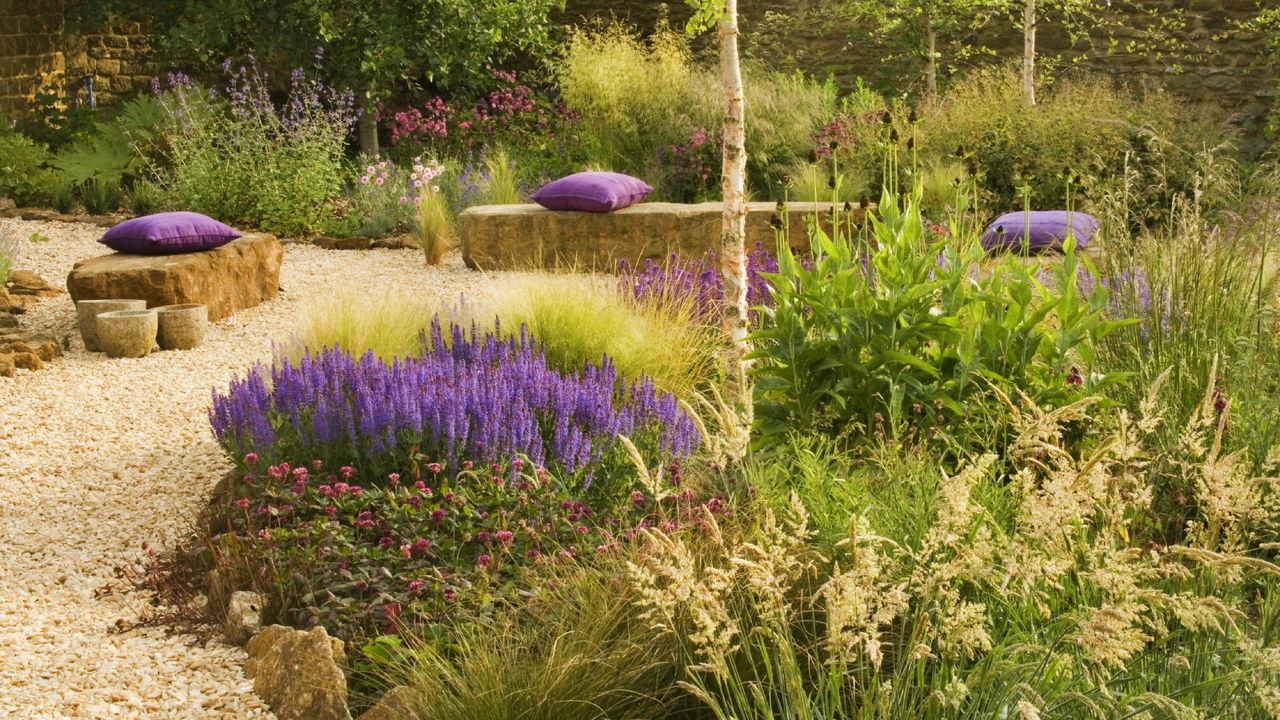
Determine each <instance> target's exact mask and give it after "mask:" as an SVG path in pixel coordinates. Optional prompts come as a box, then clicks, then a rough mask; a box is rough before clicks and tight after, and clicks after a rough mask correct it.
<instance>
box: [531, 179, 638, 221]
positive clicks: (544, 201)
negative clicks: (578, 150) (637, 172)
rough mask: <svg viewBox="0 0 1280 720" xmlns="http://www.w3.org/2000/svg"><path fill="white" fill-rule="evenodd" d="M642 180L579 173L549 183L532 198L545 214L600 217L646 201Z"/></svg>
mask: <svg viewBox="0 0 1280 720" xmlns="http://www.w3.org/2000/svg"><path fill="white" fill-rule="evenodd" d="M651 192H653V188H651V187H649V186H648V185H647V184H646V183H645V182H644V181H643V180H640V179H638V178H633V177H631V176H630V175H623V174H622V173H615V172H580V173H576V174H574V175H570V176H569V177H565V178H560V179H559V180H555V181H553V182H549V183H547V184H546V185H543V186H542V187H541V188H539V189H538V192H536V193H534V194H533V201H534V202H536V203H538V204H539V205H541V206H542V207H544V208H546V209H548V210H578V211H581V212H594V213H604V212H612V211H614V210H621V209H622V208H625V207H631V206H632V205H635V204H636V203H638V202H640V201H641V200H643V199H645V198H647V197H649V193H651Z"/></svg>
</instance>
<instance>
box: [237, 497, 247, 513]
mask: <svg viewBox="0 0 1280 720" xmlns="http://www.w3.org/2000/svg"><path fill="white" fill-rule="evenodd" d="M236 507H238V508H240V509H241V510H244V509H245V508H247V507H249V498H240V499H239V500H237V501H236Z"/></svg>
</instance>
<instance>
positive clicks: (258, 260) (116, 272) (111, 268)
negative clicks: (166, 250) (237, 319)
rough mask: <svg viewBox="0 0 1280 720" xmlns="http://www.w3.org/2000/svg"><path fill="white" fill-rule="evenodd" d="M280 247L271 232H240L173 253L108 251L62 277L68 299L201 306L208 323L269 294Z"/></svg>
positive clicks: (276, 277) (275, 278) (280, 255)
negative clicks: (219, 242) (216, 243)
mask: <svg viewBox="0 0 1280 720" xmlns="http://www.w3.org/2000/svg"><path fill="white" fill-rule="evenodd" d="M283 260H284V250H283V248H282V247H281V245H280V241H278V240H276V238H275V236H274V235H267V234H255V235H245V236H243V237H240V238H237V239H236V240H232V241H231V242H229V243H227V244H226V245H223V246H222V247H219V248H216V249H214V250H205V251H202V252H189V253H181V254H178V255H129V254H125V253H112V254H110V255H102V256H99V257H95V258H89V259H87V260H81V261H79V262H77V263H76V264H75V266H74V267H73V268H72V269H71V272H70V274H68V275H67V290H68V291H70V293H71V299H72V300H75V301H76V302H79V301H81V300H115V299H126V298H127V299H141V300H146V301H147V307H149V308H153V307H159V306H161V305H187V304H199V305H204V306H206V307H207V308H208V311H209V321H210V322H213V321H217V320H222V319H223V318H226V317H229V316H230V315H231V314H233V313H235V312H238V311H240V310H244V309H247V308H251V307H254V306H255V305H258V304H259V303H262V302H265V301H267V300H270V299H271V298H274V297H275V296H276V293H277V292H278V291H279V287H280V264H281V262H283Z"/></svg>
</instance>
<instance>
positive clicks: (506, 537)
mask: <svg viewBox="0 0 1280 720" xmlns="http://www.w3.org/2000/svg"><path fill="white" fill-rule="evenodd" d="M515 536H516V534H515V533H513V532H511V531H510V530H499V531H498V532H496V533H494V534H493V538H494V539H495V540H497V541H498V544H499V545H510V544H511V541H512V540H514V539H515Z"/></svg>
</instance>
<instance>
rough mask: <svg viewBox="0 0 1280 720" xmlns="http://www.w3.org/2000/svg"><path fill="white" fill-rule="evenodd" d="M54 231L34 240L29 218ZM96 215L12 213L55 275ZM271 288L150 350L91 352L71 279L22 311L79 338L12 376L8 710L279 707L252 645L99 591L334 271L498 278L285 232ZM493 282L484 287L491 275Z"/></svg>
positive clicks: (207, 484) (385, 286)
mask: <svg viewBox="0 0 1280 720" xmlns="http://www.w3.org/2000/svg"><path fill="white" fill-rule="evenodd" d="M36 232H38V233H40V234H41V235H42V236H44V237H46V238H48V240H43V241H41V240H36V241H32V240H28V238H29V237H30V236H31V235H32V234H33V233H36ZM100 233H101V230H100V229H99V228H96V227H89V226H83V225H72V224H62V223H37V222H24V221H19V220H5V219H0V236H4V235H6V234H8V235H10V236H16V237H18V238H19V239H20V247H21V250H20V257H19V260H18V262H17V267H19V268H20V269H24V270H31V271H33V272H36V273H38V274H39V275H40V276H41V277H43V278H45V279H46V280H48V281H49V282H50V283H51V284H54V285H59V286H60V285H61V284H62V281H63V280H64V279H65V277H66V273H67V271H68V270H70V268H71V265H72V264H73V262H74V261H75V260H77V259H80V258H84V257H89V256H92V255H98V254H101V253H102V248H101V246H99V245H98V244H97V243H96V242H95V240H96V239H97V237H98V235H99V234H100ZM281 275H282V277H281V285H282V287H283V292H282V293H281V295H280V296H279V297H278V298H276V299H275V300H274V301H272V302H270V303H268V304H265V305H262V306H259V307H257V308H253V309H251V310H247V311H244V312H241V313H239V314H237V315H235V316H233V317H231V318H229V319H227V320H225V321H223V322H220V323H218V324H217V325H216V326H213V327H211V328H210V332H209V335H208V337H207V339H206V342H205V344H204V345H203V346H201V347H200V348H198V349H196V350H192V351H187V352H165V353H156V354H153V355H151V356H148V357H146V358H142V359H138V360H108V359H106V358H105V356H103V355H100V354H91V353H86V352H84V348H83V345H82V344H81V343H80V339H79V336H78V334H76V332H75V309H74V307H73V306H72V303H71V301H70V299H69V298H68V297H67V296H65V295H63V296H61V297H58V298H53V299H50V300H45V301H44V302H42V303H40V304H39V305H38V306H36V307H35V308H33V309H32V311H31V312H29V313H28V314H27V315H26V316H24V317H23V318H22V323H23V326H24V328H29V329H37V330H41V331H43V332H46V333H49V334H52V335H55V336H56V337H58V338H64V337H65V338H67V339H68V342H69V343H70V345H69V347H70V349H69V350H67V352H66V356H65V357H64V358H62V359H60V360H55V361H53V362H52V363H49V364H48V365H47V366H46V367H45V369H43V370H41V371H39V372H33V373H32V372H23V371H19V373H18V376H17V377H16V378H14V379H8V380H6V379H3V378H0V717H7V718H15V719H16V718H42V719H44V718H126V717H128V718H170V717H175V718H179V717H180V718H188V717H191V718H268V717H271V713H270V712H269V711H267V710H266V708H265V707H264V705H263V704H262V702H261V701H260V700H259V699H258V698H257V696H255V695H254V694H253V692H252V686H251V683H249V682H248V681H246V680H245V678H244V675H243V673H242V670H241V663H242V660H243V652H242V651H241V650H240V649H238V648H233V647H229V646H226V645H223V644H219V643H216V642H214V643H210V644H208V645H199V644H194V643H193V642H192V640H191V639H190V638H188V637H183V636H175V637H169V636H166V633H165V632H163V631H161V630H151V629H143V630H135V631H132V632H128V633H123V634H110V633H109V632H108V628H110V627H111V626H113V625H114V624H115V623H116V621H117V620H120V619H125V620H130V619H134V618H136V617H137V608H138V607H139V606H140V605H141V604H142V603H143V598H141V597H139V596H138V595H137V594H131V595H128V596H124V597H121V596H119V595H109V596H106V597H103V598H100V599H98V598H95V591H97V590H98V589H100V588H102V587H103V586H104V585H106V584H108V583H109V582H111V581H112V580H113V578H114V568H115V567H116V566H118V565H120V564H122V563H126V562H129V561H132V560H136V559H137V558H138V557H139V556H140V554H141V546H142V543H144V542H148V543H151V544H152V545H153V546H158V547H168V546H171V545H172V544H173V543H174V542H176V541H177V540H178V539H179V538H180V536H181V534H182V530H183V528H184V526H186V523H189V520H190V518H191V517H192V516H193V515H194V513H195V511H196V510H197V509H198V507H199V505H200V504H201V503H202V502H204V500H205V498H206V497H207V494H208V491H209V490H210V489H211V488H212V486H213V484H214V483H216V482H217V480H218V478H219V477H220V476H221V475H222V474H223V473H224V472H225V471H226V469H227V468H228V464H227V463H226V461H225V460H224V459H223V456H222V454H221V452H220V451H219V449H218V447H217V445H216V444H215V443H214V441H213V438H212V436H211V434H210V432H209V430H208V421H207V418H206V414H205V413H206V410H207V408H208V405H209V392H210V388H211V387H213V386H220V387H224V386H225V384H226V383H227V381H228V380H230V379H231V377H232V376H233V375H236V374H238V373H241V372H243V370H244V369H245V368H247V367H248V366H249V365H250V364H252V363H253V362H255V361H258V360H266V359H268V358H270V356H271V343H272V342H273V341H281V340H284V339H286V338H287V337H288V336H289V335H290V334H291V333H292V327H293V325H294V323H295V322H296V318H297V314H298V312H299V310H300V308H301V306H303V305H305V303H306V302H307V301H308V299H310V298H315V297H319V296H322V295H323V294H325V293H327V292H332V291H333V289H334V288H337V287H348V288H367V289H368V291H369V292H370V293H384V292H388V291H399V292H406V293H412V294H415V295H418V296H430V295H436V296H440V297H455V296H456V295H457V294H459V293H462V292H464V291H465V292H468V293H470V294H475V293H476V292H477V290H478V288H477V284H478V283H481V282H482V281H485V279H486V277H485V276H484V275H482V274H479V273H471V272H468V271H466V270H465V268H463V267H462V266H461V264H460V263H459V262H458V261H457V260H456V258H455V259H454V261H453V262H452V263H449V264H446V265H445V266H443V267H440V268H430V269H429V268H426V267H424V266H423V263H422V261H421V255H420V254H418V253H417V252H415V251H408V250H371V251H362V252H341V251H325V250H318V249H316V248H312V247H308V246H299V245H289V246H287V247H286V251H285V262H284V267H283V270H282V273H281ZM479 291H480V292H483V288H479Z"/></svg>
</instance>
